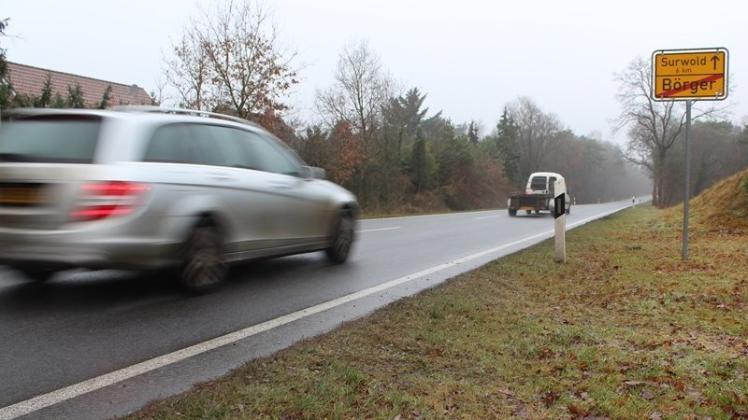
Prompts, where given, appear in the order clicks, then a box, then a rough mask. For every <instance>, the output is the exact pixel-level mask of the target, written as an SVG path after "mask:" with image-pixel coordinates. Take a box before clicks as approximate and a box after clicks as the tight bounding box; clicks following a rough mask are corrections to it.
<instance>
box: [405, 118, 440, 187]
mask: <svg viewBox="0 0 748 420" xmlns="http://www.w3.org/2000/svg"><path fill="white" fill-rule="evenodd" d="M408 166H409V169H410V179H411V181H412V182H413V185H414V186H415V188H416V193H420V192H423V191H426V190H427V189H428V188H429V187H430V185H431V179H432V178H433V174H434V166H435V163H434V157H433V156H432V155H431V153H430V151H429V149H428V147H427V145H426V139H424V138H423V133H422V132H421V130H420V129H418V130H417V131H416V142H415V144H413V153H412V154H411V156H410V165H408Z"/></svg>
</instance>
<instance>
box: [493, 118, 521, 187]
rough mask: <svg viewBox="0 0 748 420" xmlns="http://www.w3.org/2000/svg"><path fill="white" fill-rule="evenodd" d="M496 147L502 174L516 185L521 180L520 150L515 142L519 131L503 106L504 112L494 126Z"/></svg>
mask: <svg viewBox="0 0 748 420" xmlns="http://www.w3.org/2000/svg"><path fill="white" fill-rule="evenodd" d="M496 129H497V132H498V134H497V136H496V148H497V151H498V154H499V156H498V157H499V159H500V160H501V163H502V166H503V168H504V175H505V176H506V177H507V179H508V180H509V182H511V184H512V185H514V186H517V185H519V183H521V182H522V180H521V179H519V158H520V150H519V144H518V142H517V140H518V136H519V132H518V130H517V125H516V124H515V122H514V120H512V117H511V116H509V111H507V109H506V108H504V112H503V113H502V114H501V119H500V120H499V124H498V125H497V126H496Z"/></svg>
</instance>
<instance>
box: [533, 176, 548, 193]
mask: <svg viewBox="0 0 748 420" xmlns="http://www.w3.org/2000/svg"><path fill="white" fill-rule="evenodd" d="M545 184H546V177H544V176H534V177H533V178H532V181H530V188H531V189H532V190H533V191H543V190H545Z"/></svg>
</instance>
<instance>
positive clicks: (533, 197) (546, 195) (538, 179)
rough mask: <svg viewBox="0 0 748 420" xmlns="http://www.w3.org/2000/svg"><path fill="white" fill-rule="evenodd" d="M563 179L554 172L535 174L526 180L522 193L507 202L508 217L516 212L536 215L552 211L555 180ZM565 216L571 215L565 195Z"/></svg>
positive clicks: (567, 195) (568, 201) (568, 200)
mask: <svg viewBox="0 0 748 420" xmlns="http://www.w3.org/2000/svg"><path fill="white" fill-rule="evenodd" d="M559 179H560V180H563V179H564V177H563V176H561V175H560V174H557V173H555V172H535V173H533V174H531V175H530V178H528V180H527V186H526V187H525V192H524V193H514V194H512V195H510V196H509V199H508V200H507V208H508V209H509V216H516V215H517V211H522V210H524V211H526V212H527V214H531V213H532V212H533V211H534V212H535V213H536V214H538V213H540V212H541V211H553V198H554V197H555V191H554V190H555V183H556V180H559ZM565 201H566V209H565V212H566V214H570V213H571V199H570V198H569V194H568V193H567V194H566V200H565Z"/></svg>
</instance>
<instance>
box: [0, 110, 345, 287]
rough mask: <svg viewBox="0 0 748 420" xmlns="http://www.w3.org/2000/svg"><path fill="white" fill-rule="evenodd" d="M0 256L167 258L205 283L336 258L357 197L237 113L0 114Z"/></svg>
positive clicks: (124, 261)
mask: <svg viewBox="0 0 748 420" xmlns="http://www.w3.org/2000/svg"><path fill="white" fill-rule="evenodd" d="M2 116H3V119H4V120H3V121H2V123H1V124H0V263H1V264H5V265H9V266H11V267H13V268H15V269H16V270H18V271H21V272H22V273H24V274H25V275H26V276H27V277H29V278H31V279H33V280H36V281H44V280H46V279H48V278H50V277H51V276H52V275H53V274H54V273H55V272H57V271H59V270H64V269H68V268H74V267H84V268H92V269H102V268H122V269H135V270H144V269H161V268H177V269H178V279H179V280H180V282H181V283H182V284H183V285H184V286H185V287H186V288H187V289H189V290H192V291H194V292H206V291H209V290H212V289H214V288H215V287H217V286H218V285H219V284H220V283H221V282H223V280H224V279H225V277H226V265H227V264H228V263H232V262H237V261H242V260H247V259H254V258H260V257H271V256H281V255H289V254H295V253H302V252H311V251H320V250H324V251H325V252H326V253H327V256H328V257H329V259H330V260H332V261H333V262H335V263H342V262H345V261H346V259H347V258H348V255H349V253H350V251H351V246H352V245H353V241H354V235H355V225H356V217H357V211H358V204H357V202H356V198H355V197H354V196H353V194H351V193H350V192H349V191H347V190H345V189H344V188H342V187H340V186H338V185H335V184H333V183H331V182H328V181H325V180H324V179H323V178H324V171H323V170H321V169H319V168H312V167H309V166H305V165H304V163H303V162H302V161H301V160H300V159H299V158H298V157H297V156H296V155H295V153H293V151H291V150H290V149H289V148H287V147H286V146H285V145H284V144H283V143H281V142H280V141H278V140H277V139H275V138H274V137H273V136H272V135H271V134H270V133H268V132H267V131H265V130H264V129H262V128H261V127H259V126H257V125H254V124H252V123H250V122H247V121H244V120H241V119H238V118H233V117H229V116H225V115H220V114H214V113H207V112H202V111H191V110H179V109H172V110H168V109H161V108H157V107H125V108H120V109H116V110H57V109H23V110H11V111H3V115H2Z"/></svg>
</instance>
